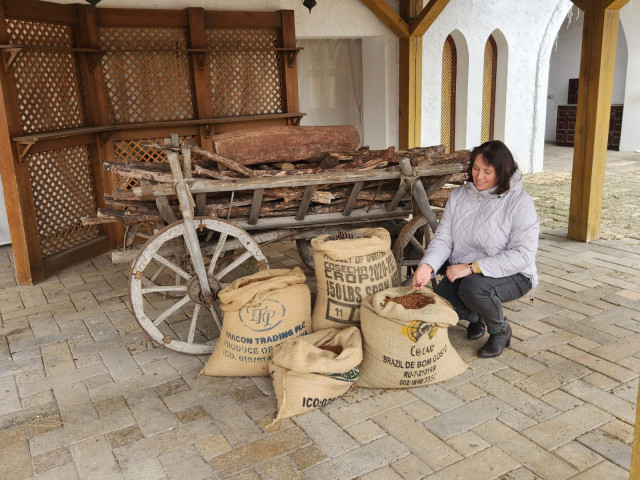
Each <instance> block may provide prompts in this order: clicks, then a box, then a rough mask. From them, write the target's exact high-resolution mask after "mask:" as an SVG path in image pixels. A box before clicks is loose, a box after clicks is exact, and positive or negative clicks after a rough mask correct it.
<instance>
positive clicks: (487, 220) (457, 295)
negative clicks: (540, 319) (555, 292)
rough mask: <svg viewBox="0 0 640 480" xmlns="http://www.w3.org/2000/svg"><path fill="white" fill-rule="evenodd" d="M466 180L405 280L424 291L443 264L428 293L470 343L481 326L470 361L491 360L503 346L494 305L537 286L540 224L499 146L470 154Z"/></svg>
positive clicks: (506, 337) (505, 336)
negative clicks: (460, 323) (462, 323)
mask: <svg viewBox="0 0 640 480" xmlns="http://www.w3.org/2000/svg"><path fill="white" fill-rule="evenodd" d="M467 173H468V174H469V177H468V180H467V182H466V183H465V184H464V185H463V186H461V187H460V188H457V189H455V190H454V191H453V192H452V193H451V197H450V198H449V201H448V202H447V204H446V206H445V209H444V213H443V215H442V219H441V221H440V224H439V226H438V229H437V230H436V233H435V235H434V237H433V239H432V240H431V242H430V243H429V246H428V248H427V251H426V252H425V254H424V257H422V260H420V265H419V266H418V268H417V269H416V271H415V273H414V275H413V288H415V289H420V288H422V287H423V286H424V285H426V284H427V282H428V281H429V280H430V279H431V278H432V277H433V276H434V275H435V272H437V271H438V270H439V269H440V268H441V267H442V266H443V265H444V264H445V262H446V261H447V260H448V261H449V262H450V265H449V266H448V267H447V268H446V274H445V277H444V278H443V279H442V281H441V282H440V283H438V285H437V287H436V288H435V293H437V294H438V295H440V296H441V297H444V298H446V299H447V300H448V301H449V302H450V303H451V305H453V307H454V309H455V310H456V312H457V313H458V316H459V317H460V318H463V319H465V320H468V321H469V326H468V327H467V336H468V337H469V338H470V339H473V340H475V339H478V338H481V337H482V336H483V335H484V332H485V325H486V327H487V329H488V331H489V340H487V342H486V343H485V344H484V346H483V347H482V348H481V349H480V350H479V352H478V356H479V357H483V358H489V357H497V356H498V355H500V354H501V353H502V351H503V350H504V349H505V347H508V346H509V344H510V342H511V326H510V325H509V323H508V321H507V319H506V317H505V316H504V311H503V308H502V303H503V302H509V301H512V300H515V299H517V298H520V297H522V296H524V295H525V294H526V293H527V292H528V291H529V290H531V289H532V288H535V286H536V284H537V283H538V277H537V274H536V264H535V259H536V251H537V249H538V235H539V233H540V220H539V218H538V214H537V213H536V209H535V207H534V205H533V200H532V199H531V197H530V196H529V194H528V193H527V192H526V191H525V190H524V188H523V185H522V174H521V172H520V170H518V164H517V163H516V162H515V161H514V159H513V155H512V154H511V152H510V151H509V149H508V148H507V147H506V145H505V144H504V143H502V142H501V141H499V140H493V141H490V142H486V143H483V144H482V145H480V146H479V147H476V148H474V149H473V151H472V152H471V157H470V161H469V169H468V171H467Z"/></svg>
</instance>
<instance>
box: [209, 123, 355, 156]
mask: <svg viewBox="0 0 640 480" xmlns="http://www.w3.org/2000/svg"><path fill="white" fill-rule="evenodd" d="M359 145H360V135H359V134H358V130H357V129H356V128H355V127H354V126H353V125H342V126H331V127H326V126H322V127H316V126H313V127H294V126H273V127H259V128H252V129H243V130H235V131H233V132H228V133H221V134H219V135H214V136H213V146H214V148H215V151H216V153H217V154H218V155H222V156H223V157H226V158H229V159H232V160H234V161H236V162H237V163H238V164H241V165H255V164H258V163H284V162H289V163H291V162H296V161H300V160H310V159H312V160H313V161H320V160H322V158H323V157H324V155H325V153H326V152H352V151H355V150H356V149H357V148H358V146H359Z"/></svg>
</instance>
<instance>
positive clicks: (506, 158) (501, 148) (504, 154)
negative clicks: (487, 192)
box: [467, 140, 518, 195]
mask: <svg viewBox="0 0 640 480" xmlns="http://www.w3.org/2000/svg"><path fill="white" fill-rule="evenodd" d="M478 155H482V156H483V157H484V159H485V160H486V162H487V163H488V164H489V165H491V166H492V167H493V168H494V170H495V172H496V178H497V182H496V190H495V192H493V193H494V195H501V194H503V193H505V192H508V191H509V182H510V181H511V176H512V175H513V174H514V173H515V172H516V170H517V169H518V164H517V163H516V161H515V160H514V159H513V155H512V154H511V151H510V150H509V149H508V148H507V146H506V145H505V144H504V143H502V142H501V141H500V140H491V141H489V142H485V143H483V144H482V145H480V146H479V147H476V148H474V149H473V150H471V155H470V157H469V168H467V175H468V179H467V180H468V181H470V182H473V163H474V162H475V160H476V157H477V156H478Z"/></svg>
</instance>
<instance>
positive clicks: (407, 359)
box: [356, 287, 467, 388]
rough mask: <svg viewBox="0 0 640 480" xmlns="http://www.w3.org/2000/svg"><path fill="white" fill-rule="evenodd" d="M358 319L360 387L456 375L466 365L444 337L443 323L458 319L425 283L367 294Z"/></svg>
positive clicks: (398, 385) (409, 384)
mask: <svg viewBox="0 0 640 480" xmlns="http://www.w3.org/2000/svg"><path fill="white" fill-rule="evenodd" d="M388 299H395V302H394V301H390V300H388ZM396 302H403V303H404V304H405V305H406V307H405V306H403V305H401V304H400V303H396ZM360 323H361V329H362V341H363V359H362V364H361V365H360V377H359V378H358V380H357V382H356V385H357V386H359V387H370V388H408V387H418V386H422V385H429V384H431V383H436V382H441V381H443V380H446V379H448V378H451V377H455V376H456V375H459V374H461V373H462V372H464V371H465V370H466V368H467V366H466V364H465V363H464V361H463V360H462V359H461V358H460V356H459V355H458V352H456V351H455V350H454V349H453V347H452V346H451V343H450V342H449V334H448V328H449V327H450V326H452V325H455V324H456V323H458V315H457V314H456V312H455V311H454V310H453V308H451V304H450V303H449V302H447V301H446V300H445V299H444V298H442V297H439V296H438V295H436V294H434V293H433V292H432V291H431V290H429V289H427V288H423V289H421V290H417V291H414V290H413V289H412V288H411V287H400V288H390V289H388V290H385V291H382V292H378V293H376V294H375V295H373V296H371V297H367V298H366V299H364V300H363V302H362V317H361V319H360Z"/></svg>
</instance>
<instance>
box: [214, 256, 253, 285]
mask: <svg viewBox="0 0 640 480" xmlns="http://www.w3.org/2000/svg"><path fill="white" fill-rule="evenodd" d="M251 256H252V254H251V252H250V251H246V252H244V253H243V254H242V255H240V256H239V257H238V258H236V259H235V260H234V261H233V262H231V263H230V264H229V265H227V266H226V267H225V268H224V269H223V270H220V271H219V272H218V274H217V275H216V278H218V279H220V278H222V277H224V276H225V275H226V274H227V273H229V272H231V271H232V270H234V269H235V268H237V267H239V266H240V265H242V264H243V263H244V262H245V261H246V260H247V259H249V258H250V257H251Z"/></svg>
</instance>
